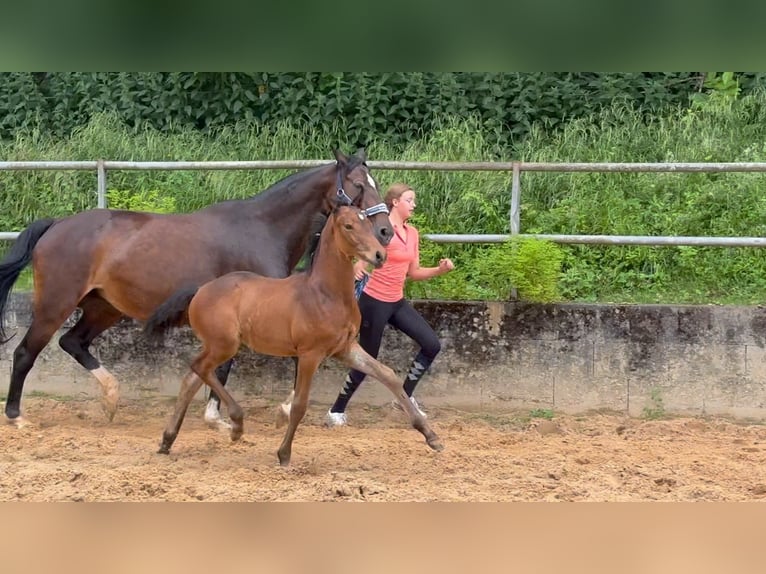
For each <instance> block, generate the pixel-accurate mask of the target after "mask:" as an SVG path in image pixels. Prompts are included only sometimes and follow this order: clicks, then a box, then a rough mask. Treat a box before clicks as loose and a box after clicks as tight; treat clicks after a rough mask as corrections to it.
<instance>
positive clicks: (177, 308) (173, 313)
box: [144, 286, 199, 338]
mask: <svg viewBox="0 0 766 574" xmlns="http://www.w3.org/2000/svg"><path fill="white" fill-rule="evenodd" d="M197 291H199V287H198V286H190V287H182V288H181V289H179V290H178V291H176V292H175V293H173V294H172V295H171V296H170V297H168V298H167V299H166V300H165V302H164V303H162V304H161V305H160V306H159V307H157V309H156V310H155V311H154V313H153V314H152V316H151V317H149V318H148V319H147V320H146V324H145V325H144V335H146V336H147V337H149V338H157V337H160V336H161V335H163V334H164V333H165V331H167V330H168V329H171V328H172V327H180V326H182V325H185V324H186V323H188V322H189V315H188V311H189V304H190V303H191V300H192V299H193V298H194V296H195V295H196V294H197Z"/></svg>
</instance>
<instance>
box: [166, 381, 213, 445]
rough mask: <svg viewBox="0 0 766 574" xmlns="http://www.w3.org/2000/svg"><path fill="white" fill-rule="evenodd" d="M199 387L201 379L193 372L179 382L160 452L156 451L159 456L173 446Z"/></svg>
mask: <svg viewBox="0 0 766 574" xmlns="http://www.w3.org/2000/svg"><path fill="white" fill-rule="evenodd" d="M200 386H202V379H200V378H199V377H198V376H197V374H196V373H195V372H194V371H189V373H188V374H187V375H186V376H185V377H184V379H183V381H181V389H180V390H179V391H178V400H176V408H175V410H174V411H173V416H172V417H171V418H170V421H168V426H167V427H165V431H164V432H163V433H162V442H161V443H160V450H158V451H157V452H158V453H159V454H168V453H169V452H170V447H171V446H173V443H174V442H175V440H176V437H177V436H178V431H179V430H180V429H181V423H182V422H184V416H186V410H187V409H188V408H189V403H190V402H191V400H192V399H193V398H194V395H196V394H197V391H198V390H199V388H200Z"/></svg>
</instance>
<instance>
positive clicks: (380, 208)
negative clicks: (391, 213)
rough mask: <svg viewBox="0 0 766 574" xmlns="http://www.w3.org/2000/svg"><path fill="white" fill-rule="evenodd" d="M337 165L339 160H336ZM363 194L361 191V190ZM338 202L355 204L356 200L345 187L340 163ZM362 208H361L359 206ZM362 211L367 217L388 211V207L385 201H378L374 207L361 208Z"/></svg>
mask: <svg viewBox="0 0 766 574" xmlns="http://www.w3.org/2000/svg"><path fill="white" fill-rule="evenodd" d="M336 165H338V164H337V162H336ZM360 195H361V192H360ZM338 203H339V204H341V205H353V204H354V200H353V199H351V198H350V197H349V196H348V194H347V193H346V191H345V190H344V189H343V177H342V176H341V174H340V165H338ZM359 209H361V208H359ZM361 211H362V213H364V214H365V215H366V216H367V217H372V216H373V215H377V214H378V213H386V214H387V213H388V207H387V206H386V204H385V203H378V204H376V205H373V206H372V207H368V208H367V209H361Z"/></svg>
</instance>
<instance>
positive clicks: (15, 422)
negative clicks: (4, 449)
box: [5, 417, 33, 429]
mask: <svg viewBox="0 0 766 574" xmlns="http://www.w3.org/2000/svg"><path fill="white" fill-rule="evenodd" d="M5 422H6V423H7V424H8V425H10V426H14V427H16V428H17V429H23V428H24V427H29V426H33V423H32V422H31V421H28V420H27V419H25V418H24V417H16V418H12V419H10V418H8V417H6V418H5Z"/></svg>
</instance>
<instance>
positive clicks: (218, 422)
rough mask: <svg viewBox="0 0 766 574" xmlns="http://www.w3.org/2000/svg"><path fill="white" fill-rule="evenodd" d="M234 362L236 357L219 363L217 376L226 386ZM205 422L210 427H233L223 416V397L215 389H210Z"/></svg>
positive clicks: (226, 428)
mask: <svg viewBox="0 0 766 574" xmlns="http://www.w3.org/2000/svg"><path fill="white" fill-rule="evenodd" d="M233 364H234V359H233V358H232V359H229V360H228V361H226V362H225V363H223V364H222V365H219V366H218V368H217V369H216V370H215V376H216V377H217V378H218V380H219V381H220V382H221V385H222V386H226V381H227V380H228V379H229V373H230V372H231V367H232V365H233ZM205 422H206V423H207V426H209V427H210V428H219V429H225V430H228V429H231V425H230V424H229V423H227V422H226V421H225V420H223V419H222V418H221V397H219V396H218V395H217V394H216V392H215V391H213V389H210V396H209V397H208V401H207V406H206V407H205Z"/></svg>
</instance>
